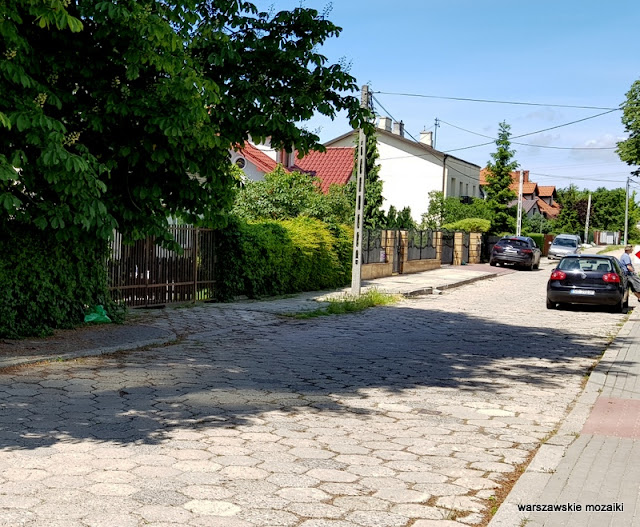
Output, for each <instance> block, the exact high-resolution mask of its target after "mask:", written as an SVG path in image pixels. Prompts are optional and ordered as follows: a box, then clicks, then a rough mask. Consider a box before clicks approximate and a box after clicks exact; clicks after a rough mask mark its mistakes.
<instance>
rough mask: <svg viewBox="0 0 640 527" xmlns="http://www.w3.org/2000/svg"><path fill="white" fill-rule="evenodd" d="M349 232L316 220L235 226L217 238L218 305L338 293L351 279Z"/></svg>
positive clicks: (232, 225)
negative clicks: (235, 300) (307, 293)
mask: <svg viewBox="0 0 640 527" xmlns="http://www.w3.org/2000/svg"><path fill="white" fill-rule="evenodd" d="M352 243H353V241H352V232H351V229H350V228H349V227H347V226H337V227H333V228H329V226H327V225H326V224H325V223H323V222H321V221H320V220H318V219H313V218H307V217H298V218H294V219H291V220H283V221H261V222H251V223H245V222H243V221H242V220H238V221H234V222H233V223H232V224H231V225H230V226H229V227H228V228H226V229H225V230H224V231H222V232H221V233H220V236H219V251H220V254H224V255H225V257H224V258H223V259H221V261H219V265H218V267H217V274H218V276H219V277H221V278H220V280H218V282H217V292H218V296H219V298H220V299H221V300H230V299H232V298H233V297H235V296H238V295H246V296H248V297H250V298H257V297H261V296H274V295H281V294H286V293H294V292H298V291H313V290H322V289H329V288H335V287H340V286H343V285H346V284H347V283H348V282H349V280H350V279H351V249H352Z"/></svg>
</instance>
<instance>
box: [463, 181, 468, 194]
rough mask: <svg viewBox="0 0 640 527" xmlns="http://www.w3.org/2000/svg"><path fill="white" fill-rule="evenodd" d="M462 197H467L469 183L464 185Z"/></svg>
mask: <svg viewBox="0 0 640 527" xmlns="http://www.w3.org/2000/svg"><path fill="white" fill-rule="evenodd" d="M464 195H465V196H468V195H469V183H466V184H465V185H464Z"/></svg>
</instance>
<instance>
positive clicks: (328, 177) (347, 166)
mask: <svg viewBox="0 0 640 527" xmlns="http://www.w3.org/2000/svg"><path fill="white" fill-rule="evenodd" d="M354 150H355V149H354V148H353V147H333V148H332V147H329V148H327V151H326V152H315V151H312V152H309V153H308V154H307V155H306V156H304V157H303V158H302V159H296V164H295V165H294V166H293V167H291V169H292V170H296V169H298V170H300V171H301V172H307V173H309V174H312V175H314V176H316V177H317V178H319V179H320V188H321V189H322V192H324V193H325V194H326V193H327V192H329V186H330V185H333V184H338V185H345V184H347V183H348V182H349V180H350V179H351V174H352V173H353V156H354Z"/></svg>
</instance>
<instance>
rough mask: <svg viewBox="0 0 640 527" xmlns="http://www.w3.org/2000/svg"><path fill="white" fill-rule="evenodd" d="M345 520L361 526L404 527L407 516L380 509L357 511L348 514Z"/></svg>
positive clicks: (407, 519)
mask: <svg viewBox="0 0 640 527" xmlns="http://www.w3.org/2000/svg"><path fill="white" fill-rule="evenodd" d="M345 519H346V520H348V521H350V522H353V524H356V525H362V526H363V527H404V526H405V525H406V524H407V522H408V521H409V518H407V517H406V516H400V515H399V514H393V513H391V512H382V511H367V512H362V511H357V512H352V513H350V514H348V515H347V516H346V518H345Z"/></svg>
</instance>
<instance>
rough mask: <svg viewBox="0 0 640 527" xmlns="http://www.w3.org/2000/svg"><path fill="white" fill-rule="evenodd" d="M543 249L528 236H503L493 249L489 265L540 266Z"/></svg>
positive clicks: (533, 267)
mask: <svg viewBox="0 0 640 527" xmlns="http://www.w3.org/2000/svg"><path fill="white" fill-rule="evenodd" d="M541 255H542V251H540V249H539V248H538V246H537V245H536V242H534V241H533V239H532V238H529V237H528V236H503V237H502V238H500V239H499V240H498V242H497V243H496V244H495V245H494V246H493V249H491V256H490V257H489V265H498V264H515V265H519V266H522V267H526V268H527V269H529V270H532V269H538V267H540V256H541Z"/></svg>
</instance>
